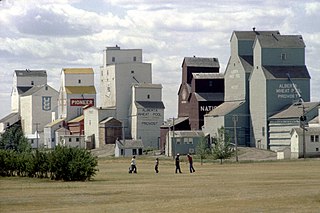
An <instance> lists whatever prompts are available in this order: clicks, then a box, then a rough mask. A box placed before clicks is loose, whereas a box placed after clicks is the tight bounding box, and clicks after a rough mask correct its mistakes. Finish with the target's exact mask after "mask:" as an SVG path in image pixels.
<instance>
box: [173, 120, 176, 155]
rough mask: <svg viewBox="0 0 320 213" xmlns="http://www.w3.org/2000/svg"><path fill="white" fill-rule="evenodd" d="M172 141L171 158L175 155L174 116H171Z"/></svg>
mask: <svg viewBox="0 0 320 213" xmlns="http://www.w3.org/2000/svg"><path fill="white" fill-rule="evenodd" d="M172 142H173V143H174V152H173V155H172V157H173V159H174V157H175V156H176V142H175V140H174V117H173V118H172Z"/></svg>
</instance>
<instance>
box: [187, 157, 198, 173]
mask: <svg viewBox="0 0 320 213" xmlns="http://www.w3.org/2000/svg"><path fill="white" fill-rule="evenodd" d="M187 157H188V162H189V169H190V173H192V172H195V171H196V170H195V169H194V168H193V160H192V157H191V155H190V154H188V155H187Z"/></svg>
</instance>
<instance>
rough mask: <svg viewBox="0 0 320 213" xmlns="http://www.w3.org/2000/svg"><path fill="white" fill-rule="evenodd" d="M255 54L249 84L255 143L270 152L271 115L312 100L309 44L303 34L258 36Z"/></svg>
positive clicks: (254, 48)
mask: <svg viewBox="0 0 320 213" xmlns="http://www.w3.org/2000/svg"><path fill="white" fill-rule="evenodd" d="M253 53H254V57H253V71H252V73H251V76H250V81H249V82H250V86H249V88H250V115H251V126H252V132H251V133H252V138H253V141H252V142H253V144H254V146H259V147H260V148H262V149H269V148H270V140H269V126H268V119H269V118H270V116H272V115H274V114H276V113H278V112H279V111H280V110H281V109H282V108H283V107H285V106H287V105H290V104H292V103H294V102H297V101H299V99H303V100H304V101H305V102H309V101H310V75H309V72H308V70H307V67H306V65H305V44H304V41H303V39H302V36H300V35H280V33H276V34H271V35H257V36H256V39H255V42H254V44H253ZM297 91H298V93H297ZM298 94H299V95H301V97H299V95H298Z"/></svg>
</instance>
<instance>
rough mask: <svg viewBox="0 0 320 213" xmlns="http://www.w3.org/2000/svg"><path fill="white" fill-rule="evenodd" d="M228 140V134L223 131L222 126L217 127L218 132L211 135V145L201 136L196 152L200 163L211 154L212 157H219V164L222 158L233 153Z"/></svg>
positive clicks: (228, 156)
mask: <svg viewBox="0 0 320 213" xmlns="http://www.w3.org/2000/svg"><path fill="white" fill-rule="evenodd" d="M230 141H231V140H230V136H229V135H228V134H227V133H226V132H225V129H224V128H223V127H221V128H220V129H218V134H216V135H215V137H213V144H212V146H209V145H208V142H207V139H206V138H205V137H203V138H202V140H201V141H200V142H199V144H198V147H197V153H196V154H197V155H198V156H199V157H200V162H201V164H202V162H203V159H206V158H207V157H209V156H212V157H213V158H214V159H219V160H220V163H221V164H222V161H223V160H224V159H228V158H230V157H231V156H232V155H233V153H234V149H233V147H232V146H231V143H230Z"/></svg>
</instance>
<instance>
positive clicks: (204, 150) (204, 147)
mask: <svg viewBox="0 0 320 213" xmlns="http://www.w3.org/2000/svg"><path fill="white" fill-rule="evenodd" d="M209 153H210V148H209V146H208V142H207V138H206V137H201V139H200V142H199V143H198V145H197V149H196V154H197V155H198V156H199V157H200V163H201V165H202V161H203V159H206V158H207V155H208V154H209Z"/></svg>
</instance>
